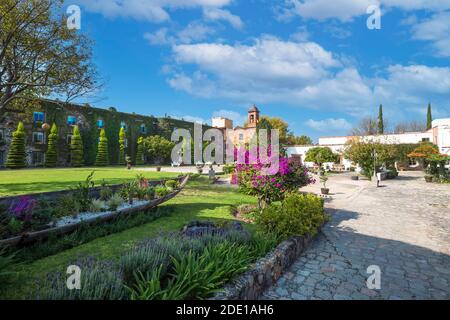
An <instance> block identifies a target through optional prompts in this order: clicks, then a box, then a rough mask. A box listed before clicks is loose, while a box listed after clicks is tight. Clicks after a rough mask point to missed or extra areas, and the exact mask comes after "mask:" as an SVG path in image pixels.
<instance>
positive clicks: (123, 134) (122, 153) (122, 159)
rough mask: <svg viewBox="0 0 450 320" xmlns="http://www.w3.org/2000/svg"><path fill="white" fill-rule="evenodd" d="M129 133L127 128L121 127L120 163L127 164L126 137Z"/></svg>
mask: <svg viewBox="0 0 450 320" xmlns="http://www.w3.org/2000/svg"><path fill="white" fill-rule="evenodd" d="M126 137H127V134H126V132H125V128H123V127H122V128H120V131H119V164H121V165H125V163H126V162H125V139H126Z"/></svg>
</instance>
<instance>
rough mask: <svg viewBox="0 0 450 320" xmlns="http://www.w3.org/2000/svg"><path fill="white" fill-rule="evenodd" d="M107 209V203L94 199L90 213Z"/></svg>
mask: <svg viewBox="0 0 450 320" xmlns="http://www.w3.org/2000/svg"><path fill="white" fill-rule="evenodd" d="M104 209H105V202H104V201H102V200H99V199H94V200H92V202H91V207H90V208H89V211H91V212H102V211H103V210H104Z"/></svg>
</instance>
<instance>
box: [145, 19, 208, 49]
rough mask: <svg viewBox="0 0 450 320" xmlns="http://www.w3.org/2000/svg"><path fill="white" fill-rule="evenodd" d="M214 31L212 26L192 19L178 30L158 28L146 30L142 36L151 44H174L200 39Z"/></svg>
mask: <svg viewBox="0 0 450 320" xmlns="http://www.w3.org/2000/svg"><path fill="white" fill-rule="evenodd" d="M214 33H215V30H214V29H213V28H211V27H209V26H207V25H205V24H203V23H201V22H198V21H194V22H191V23H189V24H188V25H187V26H186V27H185V28H184V29H181V30H179V31H178V32H171V31H169V29H168V28H160V29H158V30H156V31H155V32H153V33H151V32H146V33H145V34H144V38H145V39H146V40H148V42H149V43H150V44H153V45H175V44H187V43H192V42H196V41H201V40H204V39H206V38H207V37H208V36H210V35H212V34H214Z"/></svg>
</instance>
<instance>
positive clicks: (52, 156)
mask: <svg viewBox="0 0 450 320" xmlns="http://www.w3.org/2000/svg"><path fill="white" fill-rule="evenodd" d="M57 144H58V128H57V127H56V124H55V123H54V124H53V125H52V129H51V130H50V134H49V135H48V146H47V153H46V154H45V166H46V167H56V163H57V162H58V146H57Z"/></svg>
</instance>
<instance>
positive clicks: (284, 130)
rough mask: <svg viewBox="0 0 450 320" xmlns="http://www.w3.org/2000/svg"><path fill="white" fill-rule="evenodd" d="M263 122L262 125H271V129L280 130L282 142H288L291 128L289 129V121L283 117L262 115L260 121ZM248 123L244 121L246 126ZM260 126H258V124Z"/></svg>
mask: <svg viewBox="0 0 450 320" xmlns="http://www.w3.org/2000/svg"><path fill="white" fill-rule="evenodd" d="M261 122H262V123H263V124H262V125H260V127H261V126H263V125H264V126H266V127H267V126H270V128H271V129H276V130H278V134H279V137H280V144H287V143H288V140H287V137H288V135H289V130H288V127H289V125H288V123H287V122H286V121H284V120H283V119H281V118H275V117H268V116H262V117H260V118H259V123H261ZM247 126H248V123H247V122H245V123H244V127H247ZM257 128H258V126H257Z"/></svg>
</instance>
